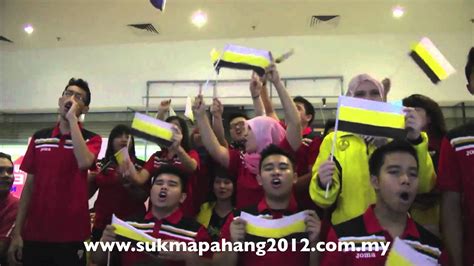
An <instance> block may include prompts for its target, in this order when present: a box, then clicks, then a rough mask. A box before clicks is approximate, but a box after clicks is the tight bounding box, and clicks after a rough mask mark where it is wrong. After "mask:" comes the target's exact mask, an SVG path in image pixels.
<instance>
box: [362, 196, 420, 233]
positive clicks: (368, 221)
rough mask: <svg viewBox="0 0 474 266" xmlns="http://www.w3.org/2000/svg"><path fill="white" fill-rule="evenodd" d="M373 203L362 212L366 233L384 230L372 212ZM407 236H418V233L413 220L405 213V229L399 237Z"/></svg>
mask: <svg viewBox="0 0 474 266" xmlns="http://www.w3.org/2000/svg"><path fill="white" fill-rule="evenodd" d="M374 208H375V204H373V205H370V206H369V208H368V209H367V211H365V213H364V214H363V219H364V224H365V229H366V230H367V233H369V234H374V233H380V232H384V231H385V230H384V229H383V228H382V226H381V225H380V223H379V221H378V219H377V217H376V216H375V212H374ZM407 236H412V237H415V238H420V233H419V232H418V229H417V228H416V224H415V221H413V219H412V218H411V217H410V215H408V214H407V223H406V225H405V230H404V231H403V233H402V235H401V236H400V238H406V237H407Z"/></svg>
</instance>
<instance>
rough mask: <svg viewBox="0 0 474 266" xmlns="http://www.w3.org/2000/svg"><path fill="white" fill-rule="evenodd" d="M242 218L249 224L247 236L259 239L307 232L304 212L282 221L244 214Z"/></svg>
mask: <svg viewBox="0 0 474 266" xmlns="http://www.w3.org/2000/svg"><path fill="white" fill-rule="evenodd" d="M240 218H241V219H243V220H245V221H246V222H247V227H246V230H247V234H249V235H253V236H257V237H263V238H284V237H287V236H290V235H294V234H300V233H305V232H306V225H305V222H304V219H305V218H306V212H304V211H302V212H299V213H296V214H293V215H291V216H285V217H283V218H280V219H265V218H262V217H259V216H255V215H251V214H249V213H246V212H242V213H241V214H240Z"/></svg>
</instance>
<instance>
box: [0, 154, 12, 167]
mask: <svg viewBox="0 0 474 266" xmlns="http://www.w3.org/2000/svg"><path fill="white" fill-rule="evenodd" d="M0 158H3V159H7V160H9V161H10V163H11V164H12V165H13V161H12V157H11V156H10V155H9V154H6V153H3V152H0Z"/></svg>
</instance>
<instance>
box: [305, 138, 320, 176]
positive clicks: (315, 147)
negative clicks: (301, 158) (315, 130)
mask: <svg viewBox="0 0 474 266" xmlns="http://www.w3.org/2000/svg"><path fill="white" fill-rule="evenodd" d="M321 143H322V139H321V138H320V137H314V138H313V142H311V144H310V145H309V156H308V165H309V169H311V168H313V165H314V163H315V162H316V158H318V155H319V147H321Z"/></svg>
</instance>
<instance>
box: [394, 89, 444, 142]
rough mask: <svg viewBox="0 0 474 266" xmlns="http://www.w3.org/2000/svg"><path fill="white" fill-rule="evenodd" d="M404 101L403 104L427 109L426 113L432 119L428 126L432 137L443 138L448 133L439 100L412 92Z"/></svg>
mask: <svg viewBox="0 0 474 266" xmlns="http://www.w3.org/2000/svg"><path fill="white" fill-rule="evenodd" d="M402 102H403V106H406V107H413V108H422V109H424V110H425V112H426V115H427V116H428V117H429V118H430V119H431V123H429V125H428V126H427V127H428V134H430V137H431V136H433V137H437V138H443V137H444V135H446V133H447V130H446V123H445V121H444V115H443V112H442V111H441V108H440V107H439V105H438V103H437V102H435V101H433V100H432V99H431V98H429V97H427V96H424V95H421V94H412V95H410V96H408V97H406V98H404V99H403V101H402Z"/></svg>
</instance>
